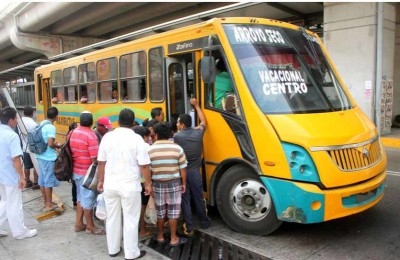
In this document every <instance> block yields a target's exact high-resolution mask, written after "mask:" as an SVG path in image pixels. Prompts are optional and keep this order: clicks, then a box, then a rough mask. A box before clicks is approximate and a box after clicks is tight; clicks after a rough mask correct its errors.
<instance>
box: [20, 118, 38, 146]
mask: <svg viewBox="0 0 400 260" xmlns="http://www.w3.org/2000/svg"><path fill="white" fill-rule="evenodd" d="M21 120H22V123H24V125H25V128H26V133H28V132H29V131H31V130H33V129H35V127H36V126H37V123H36V122H35V120H33V118H31V117H27V116H23V117H21ZM27 140H28V137H27V135H26V134H24V133H22V151H24V152H27V153H28V152H29V150H27V149H26V141H27Z"/></svg>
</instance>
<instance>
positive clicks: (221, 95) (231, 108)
mask: <svg viewBox="0 0 400 260" xmlns="http://www.w3.org/2000/svg"><path fill="white" fill-rule="evenodd" d="M212 55H213V57H214V60H215V80H214V83H208V84H206V86H205V89H206V98H207V104H206V105H207V106H208V107H210V108H213V109H218V110H224V111H228V112H231V113H238V112H239V107H238V98H237V95H236V91H235V89H234V84H233V80H232V77H231V74H230V71H229V69H228V66H227V64H226V61H225V60H224V58H223V56H222V54H221V53H220V51H213V53H212Z"/></svg>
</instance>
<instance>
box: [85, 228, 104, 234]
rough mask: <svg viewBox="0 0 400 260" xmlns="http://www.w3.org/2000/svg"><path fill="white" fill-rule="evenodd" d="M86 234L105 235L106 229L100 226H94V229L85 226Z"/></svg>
mask: <svg viewBox="0 0 400 260" xmlns="http://www.w3.org/2000/svg"><path fill="white" fill-rule="evenodd" d="M86 234H89V235H105V234H106V231H105V230H104V229H100V228H94V229H89V228H86Z"/></svg>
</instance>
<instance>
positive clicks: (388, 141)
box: [380, 137, 400, 148]
mask: <svg viewBox="0 0 400 260" xmlns="http://www.w3.org/2000/svg"><path fill="white" fill-rule="evenodd" d="M380 139H381V142H382V144H383V146H385V147H390V148H400V138H388V137H381V138H380Z"/></svg>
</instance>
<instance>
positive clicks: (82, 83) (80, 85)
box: [78, 61, 97, 104]
mask: <svg viewBox="0 0 400 260" xmlns="http://www.w3.org/2000/svg"><path fill="white" fill-rule="evenodd" d="M89 64H93V65H92V66H93V71H90V70H89V69H88V68H89V67H90V66H89ZM81 67H85V71H84V72H83V70H81ZM90 72H93V75H91V76H89V75H90ZM83 73H86V80H85V75H81V74H83ZM81 76H82V77H81ZM81 78H82V80H81ZM90 79H92V80H90ZM89 85H93V87H91V88H94V97H93V98H94V99H93V100H91V99H89V87H88V86H89ZM83 87H85V88H86V101H84V98H85V97H83V95H82V89H83ZM78 99H79V102H80V103H89V104H93V103H96V100H97V83H96V64H95V62H94V61H92V62H87V63H82V64H79V65H78Z"/></svg>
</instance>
